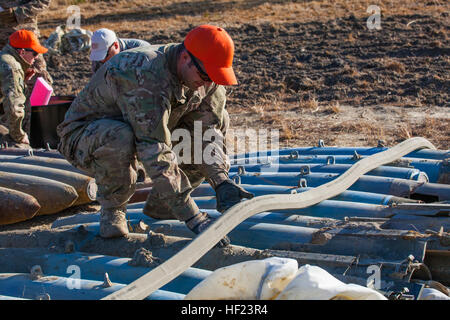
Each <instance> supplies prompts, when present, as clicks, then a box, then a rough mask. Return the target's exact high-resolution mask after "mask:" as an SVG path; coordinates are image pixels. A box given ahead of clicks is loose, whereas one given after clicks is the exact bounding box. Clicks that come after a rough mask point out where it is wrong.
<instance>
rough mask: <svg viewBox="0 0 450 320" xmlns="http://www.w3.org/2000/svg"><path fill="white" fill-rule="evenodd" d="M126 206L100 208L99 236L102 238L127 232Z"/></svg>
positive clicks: (124, 234)
mask: <svg viewBox="0 0 450 320" xmlns="http://www.w3.org/2000/svg"><path fill="white" fill-rule="evenodd" d="M125 215H126V207H121V208H111V209H103V208H102V209H101V211H100V236H101V237H102V238H117V237H123V236H126V235H127V234H128V225H127V219H126V217H125Z"/></svg>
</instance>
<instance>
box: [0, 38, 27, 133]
mask: <svg viewBox="0 0 450 320" xmlns="http://www.w3.org/2000/svg"><path fill="white" fill-rule="evenodd" d="M29 67H30V64H28V63H27V62H26V61H25V60H24V59H22V57H20V56H19V54H18V53H17V52H16V50H14V48H12V47H11V46H10V45H6V46H5V47H4V48H3V50H2V51H1V52H0V84H1V90H0V103H2V104H3V111H4V113H5V114H4V116H5V117H6V123H5V124H6V125H7V126H8V129H9V134H10V136H11V137H12V138H13V139H14V140H15V141H21V140H22V139H23V137H24V136H25V135H26V134H25V132H24V131H23V130H22V121H23V118H24V116H25V111H24V110H25V109H24V108H25V101H26V99H27V98H26V96H27V94H28V93H27V92H26V90H27V89H26V87H25V84H24V77H25V71H26V70H27V69H28V68H29Z"/></svg>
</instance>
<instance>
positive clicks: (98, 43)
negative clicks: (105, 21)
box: [89, 28, 117, 61]
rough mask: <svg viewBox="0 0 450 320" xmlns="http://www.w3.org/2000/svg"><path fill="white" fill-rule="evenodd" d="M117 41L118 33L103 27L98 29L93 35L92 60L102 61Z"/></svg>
mask: <svg viewBox="0 0 450 320" xmlns="http://www.w3.org/2000/svg"><path fill="white" fill-rule="evenodd" d="M116 41H117V36H116V33H115V32H114V31H112V30H109V29H106V28H102V29H98V30H96V31H95V32H94V33H93V34H92V37H91V55H90V57H89V59H90V60H91V61H101V60H103V59H105V58H106V55H107V54H108V49H109V47H111V45H112V44H113V43H114V42H116Z"/></svg>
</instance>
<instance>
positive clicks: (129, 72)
mask: <svg viewBox="0 0 450 320" xmlns="http://www.w3.org/2000/svg"><path fill="white" fill-rule="evenodd" d="M233 52H234V46H233V42H232V40H231V38H230V37H229V35H228V33H226V31H225V30H224V29H221V28H217V27H212V26H207V25H206V26H199V27H197V28H195V29H193V30H192V31H191V32H189V33H188V35H187V37H186V39H185V41H184V43H183V44H168V45H161V46H147V47H140V48H135V49H131V50H127V51H124V52H121V53H119V54H117V55H116V56H114V57H113V58H112V59H110V60H109V61H108V62H107V63H105V64H104V65H103V66H102V67H101V68H100V69H99V70H98V71H97V73H96V74H95V75H94V76H93V77H92V79H91V81H90V82H89V83H88V84H87V86H86V87H85V88H84V89H83V90H82V91H81V92H80V94H79V95H78V96H77V98H76V99H75V101H74V102H73V103H72V105H71V107H70V109H69V110H68V112H67V113H66V118H65V121H64V122H63V123H62V124H60V125H59V126H58V134H59V136H60V138H61V142H60V145H59V151H60V152H61V153H62V154H63V155H64V156H65V157H66V158H67V160H69V161H70V162H71V163H72V164H73V165H74V166H76V167H78V168H80V169H82V170H85V171H87V172H88V173H91V174H94V176H95V179H96V182H97V185H98V193H97V200H98V201H99V203H100V204H101V206H102V209H101V215H100V217H101V218H100V235H101V236H102V237H105V238H108V237H118V236H124V235H126V234H127V233H128V229H127V224H126V219H125V212H126V205H127V202H128V200H129V199H130V197H131V196H132V195H133V193H134V191H135V185H136V161H137V160H139V161H141V162H142V164H143V165H144V167H145V169H146V171H147V174H148V175H149V176H150V178H151V180H152V181H153V188H152V191H151V192H150V194H149V196H148V198H147V200H146V204H145V207H144V210H143V211H144V213H145V214H146V215H148V216H150V217H153V218H156V219H174V218H176V219H178V220H180V221H184V222H185V223H186V225H187V226H188V227H189V228H190V229H191V230H192V231H193V232H194V233H196V234H198V233H200V232H201V231H203V230H204V229H205V228H206V227H208V226H209V224H210V223H211V222H212V219H211V218H210V217H209V216H208V215H207V214H206V213H202V212H200V210H199V208H198V207H197V205H196V204H195V202H194V201H193V199H192V198H191V196H190V193H191V192H192V190H193V189H194V188H195V187H197V186H198V185H199V184H200V183H201V182H202V181H203V180H204V179H205V178H206V179H207V181H208V182H209V183H210V184H211V186H212V187H213V188H215V190H216V194H217V202H218V209H220V210H221V211H225V210H226V209H228V208H229V207H230V206H232V205H234V204H236V203H238V202H239V201H240V200H241V199H242V198H250V197H252V196H253V195H252V194H251V193H248V192H246V191H245V190H244V189H242V188H241V187H239V186H238V185H236V184H235V183H234V182H232V181H231V180H230V179H229V177H228V169H229V164H228V158H227V156H226V153H225V149H224V147H223V139H205V140H206V141H202V142H203V146H202V150H201V151H203V150H204V149H205V148H206V147H211V148H212V150H214V152H212V153H211V154H213V157H214V161H212V162H213V163H212V164H207V163H206V162H205V161H203V162H200V163H198V164H197V163H193V162H191V163H186V164H178V163H177V157H176V154H175V153H174V152H173V150H172V141H171V140H172V137H171V134H172V133H173V132H174V130H175V129H177V128H182V129H185V130H187V131H188V132H190V133H191V135H190V137H191V138H193V137H194V134H193V131H194V130H195V126H196V124H200V125H201V130H202V132H201V133H203V132H205V131H206V130H208V129H209V130H212V131H213V132H214V133H215V134H216V135H215V137H216V138H217V137H221V138H223V133H224V132H226V128H227V126H228V123H229V120H228V114H227V112H226V110H225V100H226V97H225V88H224V87H223V86H222V85H232V84H236V78H235V76H234V72H233V70H232V58H233ZM197 57H198V58H197ZM205 70H206V71H205ZM210 77H211V78H210ZM211 79H212V80H214V82H212V80H211ZM195 121H199V122H195ZM194 122H195V123H194ZM197 127H198V126H197ZM191 145H195V143H192V144H191ZM228 243H229V239H228V238H227V237H225V238H224V239H223V240H222V241H221V242H220V245H226V244H228Z"/></svg>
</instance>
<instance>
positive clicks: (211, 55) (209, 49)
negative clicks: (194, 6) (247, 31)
mask: <svg viewBox="0 0 450 320" xmlns="http://www.w3.org/2000/svg"><path fill="white" fill-rule="evenodd" d="M184 46H185V47H186V49H187V50H188V51H189V52H190V53H192V54H193V55H194V57H196V58H197V59H198V60H200V61H201V62H202V63H203V65H204V67H205V70H206V73H207V74H208V76H209V77H210V78H211V80H212V81H214V82H215V83H217V84H221V85H235V84H237V80H236V76H235V74H234V71H233V67H232V65H233V55H234V43H233V40H232V39H231V37H230V35H229V34H228V33H227V32H226V31H225V30H224V29H223V28H220V27H216V26H212V25H201V26H198V27H196V28H194V29H192V30H191V31H189V33H188V34H187V35H186V39H185V40H184Z"/></svg>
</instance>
